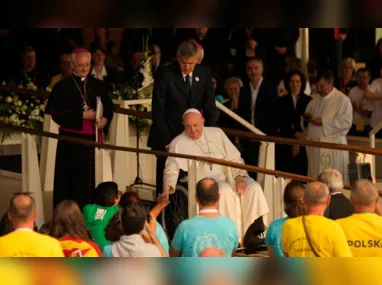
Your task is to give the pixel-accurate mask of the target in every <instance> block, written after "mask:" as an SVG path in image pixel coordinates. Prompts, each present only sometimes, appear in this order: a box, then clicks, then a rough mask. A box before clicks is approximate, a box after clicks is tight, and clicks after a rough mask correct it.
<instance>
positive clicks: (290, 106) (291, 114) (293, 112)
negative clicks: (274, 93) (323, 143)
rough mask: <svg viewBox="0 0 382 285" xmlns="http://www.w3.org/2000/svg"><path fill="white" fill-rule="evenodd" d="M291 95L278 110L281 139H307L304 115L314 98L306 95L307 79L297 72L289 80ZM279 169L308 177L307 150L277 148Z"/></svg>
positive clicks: (278, 106)
mask: <svg viewBox="0 0 382 285" xmlns="http://www.w3.org/2000/svg"><path fill="white" fill-rule="evenodd" d="M284 83H285V88H286V90H287V92H288V94H286V95H284V96H282V97H280V98H279V99H278V101H277V104H276V110H275V122H274V123H275V127H276V129H277V132H278V135H279V136H280V137H284V138H298V139H303V138H304V127H305V126H304V120H303V115H304V113H305V109H306V107H307V106H308V104H309V102H310V100H312V98H311V97H310V96H308V95H306V94H304V90H305V86H306V78H305V75H304V74H303V73H302V72H301V71H298V70H293V71H291V72H289V73H288V74H287V76H286V77H285V82H284ZM276 169H277V170H280V171H285V172H290V173H295V174H300V175H307V173H308V159H307V155H306V149H305V147H301V146H297V145H294V146H291V145H282V144H276Z"/></svg>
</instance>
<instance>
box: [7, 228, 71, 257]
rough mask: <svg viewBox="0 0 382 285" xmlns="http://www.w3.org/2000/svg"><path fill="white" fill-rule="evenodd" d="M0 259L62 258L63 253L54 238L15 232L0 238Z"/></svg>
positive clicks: (23, 231)
mask: <svg viewBox="0 0 382 285" xmlns="http://www.w3.org/2000/svg"><path fill="white" fill-rule="evenodd" d="M0 257H64V253H63V251H62V249H61V246H60V242H59V241H58V240H57V239H55V238H52V237H50V236H47V235H43V234H39V233H36V232H34V231H32V230H16V231H13V232H11V233H9V234H7V235H5V236H2V237H0Z"/></svg>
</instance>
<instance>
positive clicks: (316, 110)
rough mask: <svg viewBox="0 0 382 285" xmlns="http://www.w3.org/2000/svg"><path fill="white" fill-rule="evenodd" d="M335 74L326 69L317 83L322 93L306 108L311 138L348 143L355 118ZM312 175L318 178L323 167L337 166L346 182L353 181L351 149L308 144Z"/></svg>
mask: <svg viewBox="0 0 382 285" xmlns="http://www.w3.org/2000/svg"><path fill="white" fill-rule="evenodd" d="M333 84H334V77H333V74H332V73H331V72H330V71H326V72H324V73H323V74H322V75H321V76H320V78H319V81H318V82H317V89H318V92H319V93H320V95H319V96H316V98H314V99H313V100H312V101H310V103H309V105H308V106H307V108H306V114H305V117H306V118H307V119H308V120H309V125H308V130H307V135H306V138H307V140H312V141H318V142H326V143H337V144H347V140H346V135H347V133H348V132H349V130H350V128H351V125H352V120H353V107H352V104H351V101H350V99H349V98H348V97H347V96H346V95H345V94H343V93H341V92H340V91H338V90H337V89H336V88H334V86H333ZM307 153H308V162H309V166H308V167H309V168H308V175H309V176H311V177H317V176H318V175H319V174H320V173H321V172H322V171H323V170H325V169H327V168H334V169H337V170H338V171H339V172H341V174H342V176H343V178H344V181H345V182H348V181H349V174H348V165H349V152H348V151H341V150H331V149H324V148H313V147H307Z"/></svg>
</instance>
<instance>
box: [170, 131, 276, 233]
mask: <svg viewBox="0 0 382 285" xmlns="http://www.w3.org/2000/svg"><path fill="white" fill-rule="evenodd" d="M207 143H208V145H207ZM208 147H209V149H208ZM169 152H173V153H181V154H189V155H197V156H207V157H212V158H217V159H224V160H227V161H231V162H237V163H242V164H244V161H243V159H242V158H241V156H240V152H239V151H238V150H237V149H236V147H235V146H234V145H233V144H232V143H231V141H230V140H229V139H228V137H227V136H226V135H225V134H224V132H223V131H222V130H221V129H219V128H212V127H204V130H203V135H202V136H201V138H200V139H198V140H192V139H190V138H188V137H187V136H186V134H185V132H183V133H182V134H180V135H179V136H177V137H176V138H175V139H174V140H173V141H172V142H171V144H170V147H169ZM180 169H182V170H183V171H188V160H187V159H183V158H176V157H168V158H167V160H166V167H165V170H164V178H163V185H165V186H171V187H172V188H173V189H175V187H176V183H177V180H178V176H179V170H180ZM239 175H240V176H244V177H246V179H245V184H246V191H245V194H244V195H243V196H242V198H241V199H240V195H239V194H238V193H237V192H236V191H235V182H234V179H235V178H236V177H237V176H239ZM205 177H211V178H214V179H215V180H216V181H217V182H218V184H219V193H220V200H219V212H220V214H221V215H223V216H226V217H228V218H230V219H232V220H233V221H234V222H235V223H236V226H237V229H238V232H239V236H240V238H243V237H244V234H245V232H246V231H247V229H248V227H249V226H250V225H251V224H252V223H253V222H254V221H255V220H256V219H257V218H259V217H261V216H263V220H264V223H266V222H267V220H266V216H265V215H266V214H268V213H269V208H268V205H267V202H266V200H265V196H264V193H263V190H262V189H261V187H260V185H259V184H258V183H257V182H256V181H254V180H253V179H252V178H250V177H249V176H248V173H247V171H245V170H241V169H236V168H228V167H225V166H221V165H216V164H214V165H213V166H212V170H211V169H210V165H208V164H206V163H204V162H198V164H197V180H198V181H199V180H201V179H203V178H205Z"/></svg>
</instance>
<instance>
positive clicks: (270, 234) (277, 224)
mask: <svg viewBox="0 0 382 285" xmlns="http://www.w3.org/2000/svg"><path fill="white" fill-rule="evenodd" d="M288 219H289V218H288V217H285V218H282V219H279V220H274V221H273V222H272V223H271V224H270V225H269V228H268V231H267V236H266V237H265V244H266V245H268V246H271V247H273V250H274V252H275V256H277V257H284V252H283V247H282V242H281V237H282V232H281V230H282V228H283V225H284V223H285V222H286V221H287V220H288Z"/></svg>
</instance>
